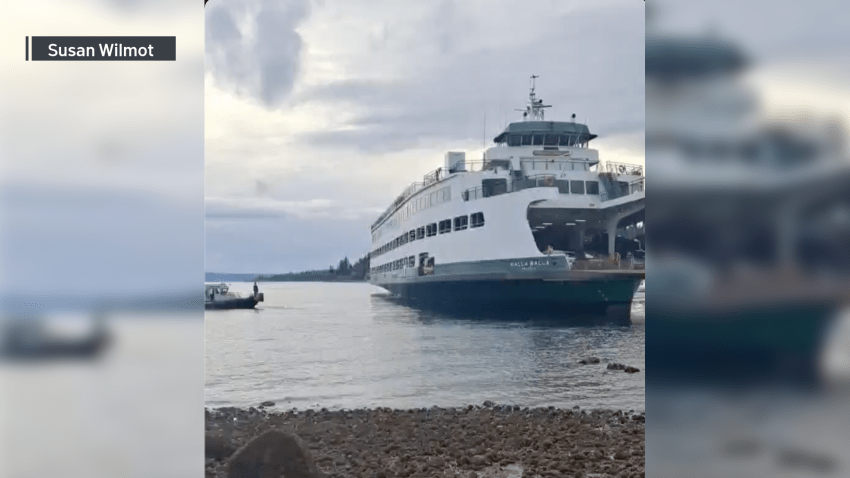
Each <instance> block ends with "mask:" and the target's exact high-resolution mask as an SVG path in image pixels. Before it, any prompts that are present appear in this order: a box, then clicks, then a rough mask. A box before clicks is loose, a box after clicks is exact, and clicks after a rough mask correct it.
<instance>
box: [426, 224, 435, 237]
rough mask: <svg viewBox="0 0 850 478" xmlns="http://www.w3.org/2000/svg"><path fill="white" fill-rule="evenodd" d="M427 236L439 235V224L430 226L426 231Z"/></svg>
mask: <svg viewBox="0 0 850 478" xmlns="http://www.w3.org/2000/svg"><path fill="white" fill-rule="evenodd" d="M425 235H426V236H428V237H431V236H436V235H437V223H432V224H428V228H427V229H426V230H425Z"/></svg>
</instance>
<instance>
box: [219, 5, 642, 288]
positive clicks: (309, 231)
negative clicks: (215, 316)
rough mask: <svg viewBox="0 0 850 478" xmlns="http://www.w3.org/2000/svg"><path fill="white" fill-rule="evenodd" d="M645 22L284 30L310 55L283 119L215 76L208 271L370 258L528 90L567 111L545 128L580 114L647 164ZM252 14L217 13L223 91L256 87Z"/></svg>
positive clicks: (478, 19)
mask: <svg viewBox="0 0 850 478" xmlns="http://www.w3.org/2000/svg"><path fill="white" fill-rule="evenodd" d="M227 1H229V2H233V1H234V0H227ZM245 4H247V3H246V1H245V0H243V2H242V3H241V4H239V5H245ZM210 6H212V2H210ZM208 9H209V7H208ZM643 9H644V6H643V4H642V2H638V3H635V2H634V1H633V0H596V1H594V2H557V1H554V0H544V1H542V2H531V3H529V2H526V1H525V0H500V2H499V3H498V5H495V6H494V5H493V4H492V2H489V1H485V0H465V1H463V2H461V1H452V0H428V1H423V2H405V3H402V2H392V1H389V0H369V1H366V0H346V1H344V2H343V1H341V0H340V1H336V2H328V5H327V6H326V7H324V8H315V9H314V10H312V11H310V14H309V16H306V17H305V18H303V19H302V20H301V23H297V24H296V23H290V24H284V25H282V26H283V27H287V28H289V27H292V28H291V29H290V30H291V31H294V28H295V27H293V25H297V29H298V35H299V38H301V39H303V43H301V44H300V45H301V49H300V54H299V56H298V59H297V62H296V63H299V64H298V65H295V66H293V68H294V71H295V72H296V73H297V75H296V76H295V83H294V84H293V85H292V87H291V88H290V89H288V90H287V91H288V93H287V95H286V96H285V98H284V99H283V100H281V102H280V103H277V104H278V105H280V106H279V107H277V108H276V109H272V108H270V107H269V106H268V105H267V104H266V103H263V102H262V101H261V100H260V98H261V94H260V90H259V89H258V88H257V89H256V90H255V92H254V94H253V96H252V95H249V94H248V93H245V92H244V91H245V90H243V93H242V96H237V95H233V92H234V91H235V89H234V87H232V86H226V85H224V84H223V83H222V80H221V78H215V81H213V78H212V76H211V75H209V74H208V76H207V81H208V87H207V89H206V93H205V95H206V97H207V110H206V115H207V129H206V135H207V147H206V168H207V175H206V191H207V194H208V195H210V196H212V197H211V198H208V200H207V224H208V227H207V238H208V241H207V259H208V264H207V270H216V271H228V272H264V271H265V272H282V271H293V270H303V269H309V268H314V267H327V264H330V263H336V262H337V261H338V260H339V259H340V258H341V257H343V256H344V255H348V257H349V258H350V259H351V258H353V257H359V255H361V254H363V253H365V252H366V251H368V250H369V246H370V244H369V242H370V234H369V232H370V229H369V226H370V225H371V224H372V222H373V221H374V220H375V219H376V218H377V217H378V216H379V215H380V214H381V213H382V212H383V211H384V210H385V208H386V207H387V206H388V205H389V204H390V202H391V201H392V200H393V199H395V197H396V196H397V195H398V194H399V193H400V192H401V191H402V190H403V189H404V188H405V187H406V186H407V185H409V184H410V183H411V182H413V181H421V179H422V175H424V174H425V173H427V172H428V171H431V170H433V169H435V168H437V167H438V166H440V165H441V163H442V158H443V155H444V153H445V152H446V151H451V150H457V151H467V154H468V155H477V154H479V153H480V148H482V146H483V144H482V142H483V141H486V143H487V144H488V146H489V145H492V139H493V137H495V136H496V134H498V133H499V132H500V130H501V129H502V128H504V126H505V124H506V123H507V122H510V121H517V120H519V119H520V116H519V114H520V113H517V112H515V111H513V110H514V108H523V107H524V105H525V101H526V99H527V98H528V96H527V95H528V86H529V83H528V81H529V80H528V77H529V75H531V74H536V75H540V79H539V80H538V83H537V84H538V93H539V94H540V97H542V98H543V99H544V100H545V101H546V102H547V103H549V104H553V105H554V106H555V107H554V108H552V109H551V110H549V111H547V118H552V119H560V120H566V119H568V118H569V117H570V114H571V113H576V114H577V117H578V119H579V121H584V120H585V119H586V120H587V121H588V125H589V126H590V128H591V131H593V132H594V133H596V134H599V135H600V138H599V139H598V140H596V144H597V145H598V146H599V147H600V155H601V156H603V157H604V158H606V159H614V160H617V161H628V162H640V161H641V160H642V157H643V130H644V123H645V109H644V37H645V31H644V18H643ZM243 10H245V9H244V8H243V7H242V6H238V5H237V4H232V8H230V10H229V11H228V12H227V15H223V16H222V17H221V18H219V17H214V16H212V15H211V12H207V22H208V25H209V24H211V23H213V22H219V23H221V24H220V25H213V26H212V27H209V26H208V34H211V33H210V32H212V31H213V30H216V29H217V30H220V31H221V32H222V33H221V38H226V37H227V36H228V35H229V36H230V38H231V40H230V41H232V42H233V44H225V45H221V46H215V47H211V46H210V44H209V42H208V46H207V48H208V55H212V54H213V53H214V51H215V52H217V53H215V54H216V55H218V56H219V58H220V59H222V58H226V57H228V55H230V57H232V58H234V60H233V63H232V65H233V67H234V68H236V70H234V71H233V72H225V75H230V76H232V77H233V78H244V79H245V80H244V81H243V83H244V84H245V85H255V83H251V81H249V80H250V78H251V76H250V75H249V74H247V73H246V71H248V69H247V66H245V65H243V64H242V63H239V61H243V60H242V56H244V55H243V53H242V51H243V50H244V49H245V47H244V46H243V45H245V44H248V43H246V42H248V40H246V39H247V38H253V37H252V35H253V33H252V28H254V27H251V26H250V25H253V24H256V23H257V21H256V18H255V17H251V16H250V15H248V14H247V13H239V12H243ZM246 18H247V20H246ZM252 18H253V20H252ZM252 22H253V23H252ZM246 25H248V27H246ZM284 29H285V28H284ZM246 35H247V36H246ZM222 41H224V40H222ZM229 49H232V50H233V51H230V50H229ZM283 56H284V57H286V55H283ZM208 58H209V56H208ZM244 61H247V60H244ZM252 61H254V60H252ZM209 63H210V61H208V69H209V71H213V68H214V67H213V66H212V65H210V64H209ZM249 63H250V62H249ZM247 64H248V63H246V65H247ZM252 65H253V64H252ZM249 66H250V65H249ZM254 66H256V65H254ZM225 67H227V64H225V63H222V64H220V65H217V66H216V67H215V68H225ZM240 68H241V69H240ZM257 70H258V68H257ZM256 84H257V85H258V84H259V83H256ZM485 117H486V128H485V124H484V123H485ZM603 146H604V148H603ZM609 152H610V153H611V154H609ZM609 156H610V158H609ZM258 181H259V182H260V183H262V184H261V185H259V186H258Z"/></svg>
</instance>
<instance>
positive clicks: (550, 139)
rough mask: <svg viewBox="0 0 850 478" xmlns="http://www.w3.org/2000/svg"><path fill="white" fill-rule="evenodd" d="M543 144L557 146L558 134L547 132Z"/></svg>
mask: <svg viewBox="0 0 850 478" xmlns="http://www.w3.org/2000/svg"><path fill="white" fill-rule="evenodd" d="M543 144H545V145H546V146H557V145H558V135H557V134H547V135H546V139H545V140H544V141H543Z"/></svg>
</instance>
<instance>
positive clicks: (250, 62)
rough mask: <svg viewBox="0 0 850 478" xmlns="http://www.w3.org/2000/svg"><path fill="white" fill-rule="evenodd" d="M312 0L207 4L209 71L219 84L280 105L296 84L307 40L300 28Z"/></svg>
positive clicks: (243, 0)
mask: <svg viewBox="0 0 850 478" xmlns="http://www.w3.org/2000/svg"><path fill="white" fill-rule="evenodd" d="M309 11H310V2H309V0H287V1H285V2H280V1H275V0H232V1H219V2H215V3H210V4H209V5H208V6H207V7H206V35H205V39H206V54H207V62H206V64H207V71H208V72H209V73H210V74H212V76H213V77H214V78H215V80H216V83H217V84H218V85H219V86H220V87H222V88H225V89H227V90H229V91H231V92H233V93H235V94H237V95H240V96H243V97H247V98H251V99H253V100H256V101H258V102H259V103H261V104H262V105H264V106H266V107H279V106H281V105H282V104H283V102H284V100H285V99H286V98H287V96H288V95H289V93H290V91H291V90H292V87H293V85H294V84H295V79H296V77H297V75H298V69H299V65H300V60H301V50H302V48H303V40H302V39H301V35H299V34H298V32H297V31H296V28H297V27H298V25H299V24H300V23H301V22H302V21H303V20H304V19H305V18H307V16H308V14H309Z"/></svg>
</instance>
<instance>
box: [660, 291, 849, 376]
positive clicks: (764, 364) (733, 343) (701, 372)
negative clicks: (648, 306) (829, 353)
mask: <svg viewBox="0 0 850 478" xmlns="http://www.w3.org/2000/svg"><path fill="white" fill-rule="evenodd" d="M837 310H838V308H837V307H835V306H834V305H831V304H829V305H828V304H815V303H813V304H806V303H800V304H772V305H759V306H751V307H747V308H742V309H740V310H729V311H726V312H720V311H699V312H698V311H686V310H682V309H681V308H676V307H669V308H668V307H658V306H653V308H652V310H651V316H652V317H651V321H652V324H653V325H652V326H653V329H652V330H653V332H652V334H651V336H650V337H648V339H647V344H646V346H647V350H646V363H647V365H650V364H651V365H652V366H653V368H654V370H656V374H655V378H656V379H657V382H658V384H662V383H672V382H683V381H684V382H700V383H704V382H706V381H707V382H713V381H718V382H724V383H742V382H743V383H754V382H762V381H773V380H780V381H782V382H789V381H791V382H797V383H808V384H815V383H817V382H819V381H820V378H821V377H820V367H821V366H820V358H821V353H822V351H823V348H824V344H825V339H826V334H827V332H828V330H829V327H830V325H831V324H832V323H833V322H834V319H835V316H836V313H837ZM648 314H649V311H648ZM683 371H685V372H686V373H682V372H683Z"/></svg>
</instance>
